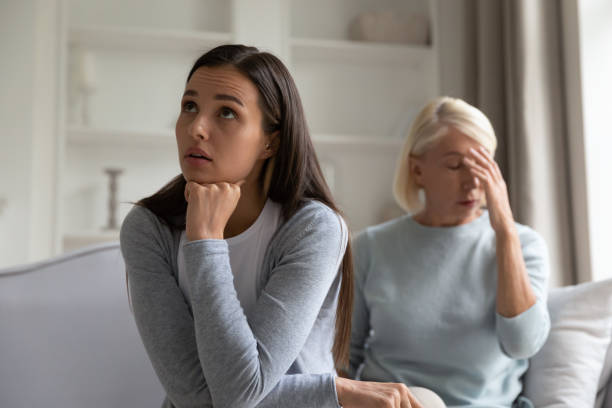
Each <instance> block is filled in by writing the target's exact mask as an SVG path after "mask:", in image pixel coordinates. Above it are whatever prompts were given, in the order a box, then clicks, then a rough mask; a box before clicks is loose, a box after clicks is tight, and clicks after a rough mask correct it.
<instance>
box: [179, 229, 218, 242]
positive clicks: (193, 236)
mask: <svg viewBox="0 0 612 408" xmlns="http://www.w3.org/2000/svg"><path fill="white" fill-rule="evenodd" d="M186 235H187V240H188V241H200V240H202V239H221V240H222V239H223V233H219V232H216V233H215V232H211V231H199V232H195V233H189V232H187V233H186Z"/></svg>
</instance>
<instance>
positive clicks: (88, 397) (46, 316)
mask: <svg viewBox="0 0 612 408" xmlns="http://www.w3.org/2000/svg"><path fill="white" fill-rule="evenodd" d="M163 397H164V392H163V389H162V387H161V385H160V383H159V381H158V380H157V377H156V375H155V373H154V371H153V368H152V366H151V363H150V362H149V359H148V357H147V355H146V353H145V351H144V348H143V346H142V343H141V341H140V338H139V336H138V332H137V329H136V325H135V323H134V319H133V317H132V314H131V312H130V308H129V304H128V300H127V292H126V284H125V268H124V264H123V259H122V257H121V253H120V250H119V244H118V243H111V244H104V245H100V246H96V247H92V248H88V249H86V250H82V251H78V252H75V253H72V254H69V255H67V256H62V257H59V258H56V259H54V260H51V261H48V262H41V263H38V264H34V265H27V266H25V267H18V268H11V269H5V270H3V271H0V407H7V408H8V407H10V408H22V407H23V408H25V407H28V408H32V407H51V408H53V407H62V408H71V407H74V408H77V407H87V408H97V407H99V408H109V407H158V406H160V405H161V402H162V400H163Z"/></svg>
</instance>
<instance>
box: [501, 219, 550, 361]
mask: <svg viewBox="0 0 612 408" xmlns="http://www.w3.org/2000/svg"><path fill="white" fill-rule="evenodd" d="M519 237H520V240H521V249H522V252H523V259H524V261H525V268H526V270H527V274H528V275H529V282H530V283H531V288H532V290H533V292H534V294H535V297H536V303H535V304H534V305H533V306H531V307H530V308H529V309H527V310H525V311H524V312H523V313H521V314H519V315H517V316H514V317H510V318H507V317H504V316H501V315H500V314H499V313H496V329H497V337H498V340H499V343H500V345H501V348H502V350H503V352H504V353H505V354H506V355H507V356H508V357H510V358H513V359H526V358H529V357H531V356H533V355H534V354H535V353H537V352H538V350H540V348H541V347H542V346H543V345H544V343H545V342H546V338H547V337H548V332H549V331H550V317H549V314H548V307H547V304H546V297H547V289H548V276H549V261H548V249H547V246H546V242H545V241H544V239H542V237H540V236H539V235H538V234H537V233H536V232H535V231H533V230H531V229H530V228H527V227H524V226H520V228H519Z"/></svg>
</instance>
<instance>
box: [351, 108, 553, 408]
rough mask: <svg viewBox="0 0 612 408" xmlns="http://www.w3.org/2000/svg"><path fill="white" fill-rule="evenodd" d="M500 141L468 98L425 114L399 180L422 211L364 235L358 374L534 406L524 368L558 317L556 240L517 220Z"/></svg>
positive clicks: (358, 284)
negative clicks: (551, 250) (551, 308)
mask: <svg viewBox="0 0 612 408" xmlns="http://www.w3.org/2000/svg"><path fill="white" fill-rule="evenodd" d="M496 144H497V142H496V139H495V134H494V131H493V128H492V126H491V124H490V122H489V120H488V119H487V118H486V116H485V115H484V114H483V113H482V112H480V111H479V110H478V109H476V108H474V107H473V106H470V105H468V104H467V103H465V102H463V101H461V100H458V99H453V98H448V97H441V98H438V99H435V100H434V101H432V102H430V103H429V104H428V105H427V106H425V107H424V109H423V110H422V111H421V112H420V113H419V115H418V116H417V117H416V119H415V121H414V123H413V125H412V128H411V131H410V134H409V135H408V138H407V140H406V143H405V146H404V149H403V152H402V155H401V157H400V160H399V165H398V168H397V172H396V179H395V195H396V199H397V201H398V203H399V204H400V205H401V206H402V207H403V208H404V209H406V210H407V211H408V212H410V213H412V215H406V216H403V217H400V218H398V219H395V220H392V221H390V222H388V223H385V224H382V225H379V226H375V227H371V228H368V229H366V230H365V231H364V232H363V233H361V234H360V235H359V236H358V237H357V238H356V239H355V240H354V241H353V250H354V255H355V257H354V259H355V301H354V312H353V313H354V315H353V328H352V336H351V357H350V374H351V375H352V376H359V377H360V378H361V379H364V380H373V381H389V380H393V381H401V382H403V383H405V384H407V385H411V386H412V385H419V386H424V387H427V388H430V389H431V390H433V391H434V392H436V393H437V394H438V395H439V396H440V397H442V399H443V400H444V402H445V403H446V404H447V405H449V406H462V407H510V406H525V407H526V406H530V403H529V401H527V400H526V399H524V398H521V397H519V395H520V393H521V376H522V374H523V373H524V372H525V370H526V369H527V358H529V357H530V356H532V355H534V354H535V353H536V352H537V351H538V350H539V349H540V347H541V346H542V345H543V343H544V341H545V340H546V337H547V335H548V331H549V328H550V320H549V315H548V311H547V308H546V290H547V278H548V274H549V270H548V269H549V266H548V259H547V249H546V245H545V243H544V241H543V240H542V238H541V237H540V236H539V235H538V234H537V233H536V232H535V231H533V230H532V229H530V228H528V227H526V226H523V225H520V224H517V223H515V222H514V219H513V216H512V211H511V209H510V205H509V202H508V195H507V190H506V184H505V182H504V179H503V178H502V175H501V172H500V170H499V168H498V166H497V164H496V163H495V161H494V160H493V155H494V152H495V148H496ZM485 203H486V206H487V207H486V208H483V204H485ZM366 343H367V345H368V347H365V345H366Z"/></svg>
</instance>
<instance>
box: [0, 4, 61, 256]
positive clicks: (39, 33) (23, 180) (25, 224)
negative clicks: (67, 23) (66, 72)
mask: <svg viewBox="0 0 612 408" xmlns="http://www.w3.org/2000/svg"><path fill="white" fill-rule="evenodd" d="M54 3H55V2H53V1H42V0H39V1H35V0H24V1H16V0H11V1H8V2H3V3H2V6H1V10H0V52H1V55H2V64H1V65H0V89H2V92H1V93H0V106H2V109H0V135H1V136H0V202H3V203H4V205H2V203H0V267H2V266H8V265H12V264H17V263H23V262H25V261H32V260H36V259H41V258H45V257H47V256H49V255H50V254H51V253H52V245H53V223H52V219H53V216H52V215H53V211H54V207H53V203H54V199H53V192H54V189H55V186H54V184H53V183H54V179H55V178H54V167H55V146H56V143H55V134H56V129H55V124H56V123H57V122H56V112H55V110H54V109H55V106H56V103H54V102H55V101H56V100H55V97H56V91H55V90H56V85H57V77H56V74H57V69H56V61H57V60H56V58H55V56H54V51H55V49H54V48H53V43H54V40H53V39H54V38H56V28H57V25H56V18H57V14H56V11H57V7H56V4H54Z"/></svg>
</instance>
